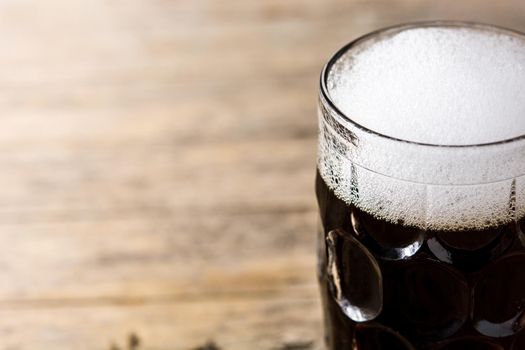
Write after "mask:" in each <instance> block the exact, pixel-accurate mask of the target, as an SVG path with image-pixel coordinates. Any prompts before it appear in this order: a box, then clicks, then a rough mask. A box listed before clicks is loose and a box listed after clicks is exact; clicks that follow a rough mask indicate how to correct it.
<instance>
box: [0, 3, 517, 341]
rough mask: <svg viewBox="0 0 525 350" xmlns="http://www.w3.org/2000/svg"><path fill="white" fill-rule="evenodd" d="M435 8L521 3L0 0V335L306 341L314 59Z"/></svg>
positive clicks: (311, 305) (497, 19)
mask: <svg viewBox="0 0 525 350" xmlns="http://www.w3.org/2000/svg"><path fill="white" fill-rule="evenodd" d="M436 18H452V19H470V20H482V21H485V22H491V23H497V24H502V25H507V26H511V27H514V28H517V29H525V4H524V3H522V2H521V3H520V1H517V0H516V1H500V2H496V1H494V2H486V3H484V2H481V1H474V0H472V1H416V0H395V1H387V0H384V1H375V2H374V1H367V0H341V1H315V0H305V1H299V0H287V1H282V0H264V1H263V0H260V1H245V0H230V1H220V0H215V1H211V0H209V1H206V0H187V1H182V0H151V1H146V0H106V1H104V0H91V1H81V0H48V1H38V0H20V1H14V0H6V1H3V2H1V3H0V43H1V45H0V118H1V119H0V120H1V124H0V125H1V127H0V184H1V192H0V242H1V246H2V253H1V254H0V269H1V272H2V274H1V277H0V349H6V350H7V349H9V350H15V349H41V350H45V349H53V350H62V349H64V350H65V349H78V350H84V349H86V350H87V349H102V350H109V349H113V350H116V349H119V350H124V349H126V350H128V349H130V350H139V349H140V350H143V349H151V350H153V349H155V350H168V349H170V350H172V349H173V350H189V349H206V350H212V349H214V346H212V345H211V344H212V343H214V344H216V348H219V347H220V348H221V349H224V350H226V349H231V350H257V349H262V350H266V349H268V350H284V349H320V348H321V344H322V343H321V335H322V327H321V310H320V305H319V301H318V299H319V298H318V294H317V285H316V280H315V244H314V232H315V227H316V220H317V214H316V205H315V200H314V196H313V177H314V169H315V152H316V150H315V137H316V116H315V104H316V94H317V79H318V73H319V71H320V69H321V66H322V65H323V63H324V62H325V61H326V59H327V58H328V57H329V55H330V54H331V53H332V52H333V51H335V50H336V49H337V48H339V47H340V46H342V45H343V44H344V43H346V42H347V41H348V40H350V39H352V38H354V37H356V36H357V35H360V34H363V33H366V32H368V31H370V30H373V29H377V28H379V27H382V26H385V25H391V24H394V23H399V22H404V21H409V20H422V19H436ZM208 342H210V343H209V344H208V345H206V344H207V343H208Z"/></svg>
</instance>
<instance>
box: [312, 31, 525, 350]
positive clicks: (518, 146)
mask: <svg viewBox="0 0 525 350" xmlns="http://www.w3.org/2000/svg"><path fill="white" fill-rule="evenodd" d="M318 114H319V147H318V162H317V179H316V193H317V199H318V204H319V210H320V217H321V224H320V229H319V236H318V259H319V263H318V278H319V281H320V286H321V295H322V300H323V308H324V320H325V334H326V337H325V338H326V339H325V340H326V345H327V348H328V349H330V350H343V349H344V350H350V349H351V350H364V349H365V350H376V349H388V350H397V349H494V350H496V349H500V350H502V349H513V350H518V349H520V350H521V349H525V329H523V328H524V326H525V316H524V310H525V238H524V235H523V233H522V231H523V224H524V223H525V219H524V217H525V176H524V174H525V137H524V136H523V135H525V36H523V35H522V34H520V33H517V32H514V31H511V30H507V29H502V28H499V27H494V26H488V25H482V24H475V23H462V22H425V23H415V24H407V25H400V26H395V27H391V28H387V29H383V30H379V31H377V32H374V33H371V34H368V35H365V36H363V37H361V38H359V39H357V40H355V41H353V42H351V43H350V44H348V45H347V46H345V47H343V48H342V49H341V50H340V51H339V52H337V53H336V54H335V55H334V56H333V57H332V58H331V59H330V61H329V62H328V64H327V65H326V66H325V67H324V69H323V71H322V75H321V89H320V97H319V109H318Z"/></svg>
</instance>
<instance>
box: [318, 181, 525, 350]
mask: <svg viewBox="0 0 525 350" xmlns="http://www.w3.org/2000/svg"><path fill="white" fill-rule="evenodd" d="M316 192H317V198H318V203H319V208H320V213H321V222H322V228H321V230H320V232H319V247H320V262H319V281H320V283H321V289H322V296H323V303H324V309H325V310H326V311H325V312H326V315H325V316H326V321H325V327H326V336H327V342H328V344H329V348H330V349H359V350H361V349H363V350H365V349H366V350H379V349H381V350H398V349H399V350H405V349H406V350H409V349H436V350H438V349H463V350H464V349H473V350H474V349H479V350H483V349H494V350H497V349H499V350H501V349H513V350H518V349H525V330H522V328H523V326H525V319H524V318H523V311H524V310H525V273H524V271H525V270H524V269H525V246H524V244H523V239H524V237H523V234H522V232H521V229H520V224H522V222H523V220H521V222H512V223H509V224H507V225H502V226H498V227H493V228H489V229H486V230H482V231H468V230H465V231H456V232H454V231H443V232H439V231H424V230H421V229H418V228H414V227H409V226H405V225H403V224H402V223H397V224H393V223H389V222H386V221H382V220H378V219H376V218H374V217H373V216H371V215H370V214H367V213H366V212H363V211H362V210H359V209H358V208H356V207H353V206H351V205H347V204H345V203H344V202H343V201H341V200H340V199H338V198H337V197H336V196H335V195H334V193H333V192H332V191H331V190H330V189H329V188H328V187H327V186H326V184H325V182H324V181H323V179H322V178H321V177H320V176H319V174H318V175H317V180H316ZM407 250H408V253H407ZM408 254H409V255H408ZM331 271H337V274H338V276H337V277H338V278H337V279H336V280H335V279H334V276H333V273H332V272H331ZM335 284H337V285H335ZM381 286H382V287H381ZM337 289H340V290H341V295H340V296H339V298H338V297H337ZM379 293H382V296H381V297H380V296H378V295H377V294H379ZM342 299H343V300H342ZM345 299H346V300H347V301H348V302H350V303H352V304H353V305H354V306H355V307H356V308H359V307H362V308H363V309H365V310H366V311H367V312H369V313H372V314H376V315H374V316H375V317H374V318H373V320H370V321H364V322H356V321H354V320H352V319H351V318H350V317H348V315H346V314H345V313H344V312H343V308H342V307H341V304H342V303H344V300H345Z"/></svg>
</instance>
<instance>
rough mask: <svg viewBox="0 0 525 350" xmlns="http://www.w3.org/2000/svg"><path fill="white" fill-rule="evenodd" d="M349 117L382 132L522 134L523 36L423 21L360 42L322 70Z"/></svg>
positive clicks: (443, 137) (449, 137) (434, 140)
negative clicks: (421, 24)
mask: <svg viewBox="0 0 525 350" xmlns="http://www.w3.org/2000/svg"><path fill="white" fill-rule="evenodd" d="M328 89H329V94H330V96H331V98H332V100H333V101H334V102H335V104H336V105H337V106H338V108H339V109H340V110H341V111H342V112H343V113H345V114H346V115H347V116H349V117H350V118H351V119H352V120H354V121H355V122H356V123H358V124H361V125H363V126H365V127H367V128H369V129H371V130H374V131H376V132H379V133H381V134H384V135H388V136H392V137H396V138H400V139H404V140H409V141H415V142H422V143H431V144H442V145H451V144H452V145H468V144H479V143H488V142H496V141H500V140H504V139H509V138H513V137H516V136H519V135H523V134H525V98H524V95H523V94H524V92H525V39H524V37H522V36H519V35H514V34H511V33H509V32H507V31H495V30H494V29H487V28H485V27H474V28H458V27H426V28H425V27H424V28H409V29H406V30H402V31H398V32H394V33H386V34H385V35H384V36H380V37H377V38H375V39H368V40H364V41H362V42H361V43H359V44H358V45H357V46H355V47H354V48H353V49H352V50H350V51H348V52H347V53H346V54H344V55H343V56H341V57H340V58H339V59H338V60H337V61H336V62H335V64H334V65H333V66H332V69H331V70H330V74H329V75H328Z"/></svg>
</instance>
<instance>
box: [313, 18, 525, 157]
mask: <svg viewBox="0 0 525 350" xmlns="http://www.w3.org/2000/svg"><path fill="white" fill-rule="evenodd" d="M428 27H436V28H461V29H468V28H478V29H482V30H486V31H492V32H501V33H505V34H507V35H512V36H517V37H520V38H522V39H524V40H525V32H520V31H518V30H514V29H509V28H505V27H502V26H498V25H493V24H486V23H479V22H470V21H452V20H434V21H417V22H409V23H402V24H396V25H392V26H388V27H384V28H380V29H377V30H374V31H372V32H370V33H367V34H364V35H361V36H359V37H357V38H356V39H354V40H352V41H350V42H349V43H348V44H346V45H344V46H343V47H341V48H340V49H339V50H337V51H336V52H335V53H334V54H333V55H332V56H331V57H330V59H329V60H328V62H327V63H326V64H325V65H324V67H323V69H322V71H321V75H320V94H321V96H322V98H323V99H324V102H325V103H326V105H327V107H329V108H330V109H331V110H332V111H333V112H334V113H336V114H337V115H338V116H339V117H340V118H342V119H343V120H344V121H345V122H347V123H350V124H351V125H352V126H354V127H356V128H358V129H360V130H362V131H363V132H366V133H368V134H371V135H374V136H377V137H380V138H382V139H385V140H389V141H393V142H399V143H406V144H411V145H415V146H421V147H432V148H461V149H469V148H472V149H474V148H479V147H491V146H492V147H494V146H497V145H502V144H509V143H517V142H519V141H524V140H525V134H522V135H519V136H515V137H512V138H508V139H503V140H498V141H492V142H486V143H475V144H465V145H463V144H461V145H457V144H438V143H425V142H417V141H411V140H405V139H402V138H397V137H394V136H389V135H385V134H383V133H380V132H378V131H375V130H372V129H369V128H367V127H366V126H364V125H362V124H359V123H357V122H356V121H354V120H353V119H352V118H351V117H349V116H347V115H346V114H345V113H343V112H342V111H341V110H340V109H339V107H337V104H336V103H335V102H334V101H333V100H332V98H331V96H330V93H329V91H328V86H327V82H328V76H329V75H330V72H331V69H332V66H333V65H334V64H335V63H336V62H337V61H338V60H339V58H341V56H343V55H344V54H346V53H348V52H350V51H351V50H352V49H353V48H354V47H356V46H357V45H358V44H360V43H362V42H363V41H366V40H368V39H372V38H374V37H377V36H379V35H382V34H386V33H388V32H394V33H395V32H401V31H403V30H406V29H412V28H428Z"/></svg>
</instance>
